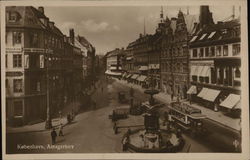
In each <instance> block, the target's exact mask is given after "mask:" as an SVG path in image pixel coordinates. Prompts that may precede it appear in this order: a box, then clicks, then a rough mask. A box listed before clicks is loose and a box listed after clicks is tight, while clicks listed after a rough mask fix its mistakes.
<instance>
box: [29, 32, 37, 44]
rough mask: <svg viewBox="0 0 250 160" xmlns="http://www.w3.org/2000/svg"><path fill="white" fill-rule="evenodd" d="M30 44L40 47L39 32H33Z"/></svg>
mask: <svg viewBox="0 0 250 160" xmlns="http://www.w3.org/2000/svg"><path fill="white" fill-rule="evenodd" d="M30 44H31V46H32V47H38V34H37V33H31V35H30Z"/></svg>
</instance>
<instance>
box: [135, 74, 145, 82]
mask: <svg viewBox="0 0 250 160" xmlns="http://www.w3.org/2000/svg"><path fill="white" fill-rule="evenodd" d="M146 79H147V76H144V75H141V76H139V77H138V78H137V80H138V81H141V82H143V81H145V80H146Z"/></svg>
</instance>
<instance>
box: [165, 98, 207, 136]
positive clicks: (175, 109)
mask: <svg viewBox="0 0 250 160" xmlns="http://www.w3.org/2000/svg"><path fill="white" fill-rule="evenodd" d="M168 114H169V116H168V117H169V121H170V122H172V123H173V124H175V125H176V126H177V127H178V128H180V129H182V130H184V131H188V132H190V133H191V134H192V135H203V134H205V133H206V132H207V130H206V129H205V128H204V126H203V122H202V120H203V119H205V118H207V117H206V115H203V114H202V113H201V110H200V109H197V108H194V107H192V106H190V105H188V104H185V103H181V102H172V103H171V104H170V106H169V112H168Z"/></svg>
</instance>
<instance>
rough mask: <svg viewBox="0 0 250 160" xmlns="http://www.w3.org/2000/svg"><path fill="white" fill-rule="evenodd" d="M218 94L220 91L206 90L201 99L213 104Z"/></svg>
mask: <svg viewBox="0 0 250 160" xmlns="http://www.w3.org/2000/svg"><path fill="white" fill-rule="evenodd" d="M219 94H220V90H215V89H208V90H207V92H206V94H205V96H203V99H205V100H208V101H210V102H214V101H215V99H216V98H217V97H218V95H219Z"/></svg>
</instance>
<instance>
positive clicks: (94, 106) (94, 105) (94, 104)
mask: <svg viewBox="0 0 250 160" xmlns="http://www.w3.org/2000/svg"><path fill="white" fill-rule="evenodd" d="M93 108H94V109H96V102H95V101H93Z"/></svg>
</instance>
